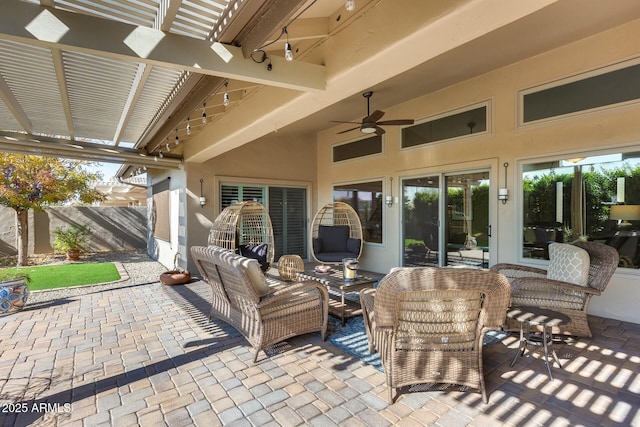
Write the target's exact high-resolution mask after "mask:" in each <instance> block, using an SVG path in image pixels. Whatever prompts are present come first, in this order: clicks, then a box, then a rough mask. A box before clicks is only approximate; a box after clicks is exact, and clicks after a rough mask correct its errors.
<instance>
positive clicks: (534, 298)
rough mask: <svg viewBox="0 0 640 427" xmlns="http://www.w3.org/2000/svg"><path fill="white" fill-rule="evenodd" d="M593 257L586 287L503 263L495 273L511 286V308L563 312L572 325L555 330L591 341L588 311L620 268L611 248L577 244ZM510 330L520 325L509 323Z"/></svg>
mask: <svg viewBox="0 0 640 427" xmlns="http://www.w3.org/2000/svg"><path fill="white" fill-rule="evenodd" d="M575 245H576V246H578V247H580V248H582V249H584V250H586V251H587V252H588V253H589V258H590V264H589V276H588V279H587V284H586V286H581V285H574V284H571V283H565V282H561V281H558V280H550V279H548V278H547V270H545V269H542V268H535V267H528V266H523V265H517V264H507V263H501V264H496V265H494V266H493V267H491V270H493V271H495V272H498V273H502V274H504V275H505V276H507V278H508V279H509V282H511V305H514V306H516V305H525V306H534V307H541V308H547V309H550V310H555V311H559V312H560V313H564V314H566V315H567V316H569V317H570V318H571V323H569V324H567V325H564V326H559V327H554V328H553V330H552V332H553V333H554V334H560V335H575V336H581V337H591V329H590V328H589V323H588V322H587V307H588V305H589V300H590V299H591V297H593V296H597V295H600V294H601V293H602V292H603V291H604V289H605V288H606V287H607V285H608V284H609V280H610V279H611V276H613V273H614V272H615V271H616V268H617V267H618V259H619V255H618V252H617V251H616V250H615V249H614V248H612V247H611V246H607V245H605V244H602V243H596V242H577V243H575ZM505 329H506V330H519V325H518V322H516V321H515V320H512V319H507V321H506V323H505Z"/></svg>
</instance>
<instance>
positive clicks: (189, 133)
mask: <svg viewBox="0 0 640 427" xmlns="http://www.w3.org/2000/svg"><path fill="white" fill-rule="evenodd" d="M187 135H191V122H190V121H189V117H187Z"/></svg>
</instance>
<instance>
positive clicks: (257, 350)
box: [253, 349, 260, 363]
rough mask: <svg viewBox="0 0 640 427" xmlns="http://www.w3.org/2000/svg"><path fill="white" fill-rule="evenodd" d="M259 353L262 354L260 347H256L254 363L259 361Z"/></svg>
mask: <svg viewBox="0 0 640 427" xmlns="http://www.w3.org/2000/svg"><path fill="white" fill-rule="evenodd" d="M258 354H260V349H256V354H255V356H253V363H256V362H257V361H258Z"/></svg>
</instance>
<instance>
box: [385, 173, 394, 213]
mask: <svg viewBox="0 0 640 427" xmlns="http://www.w3.org/2000/svg"><path fill="white" fill-rule="evenodd" d="M389 181H390V182H389V195H388V196H387V197H385V199H384V201H385V204H386V205H387V206H388V207H391V206H393V177H391V178H389Z"/></svg>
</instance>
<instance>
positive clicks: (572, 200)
mask: <svg viewBox="0 0 640 427" xmlns="http://www.w3.org/2000/svg"><path fill="white" fill-rule="evenodd" d="M522 180H523V196H524V197H523V206H522V212H523V226H524V228H523V235H522V237H523V247H522V251H523V252H522V253H523V257H525V258H540V259H548V251H547V248H548V244H549V243H550V242H553V241H556V242H569V243H570V242H574V241H576V240H591V241H597V242H602V243H605V244H607V245H610V246H613V247H614V248H616V249H617V250H618V252H619V253H620V266H621V267H627V268H639V267H640V259H639V257H640V250H639V249H640V240H639V239H640V152H637V153H617V154H607V155H598V156H592V157H586V158H573V159H562V160H555V161H547V162H539V163H529V164H525V165H524V168H523V175H522Z"/></svg>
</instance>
